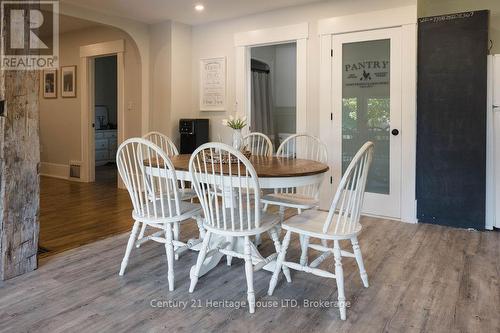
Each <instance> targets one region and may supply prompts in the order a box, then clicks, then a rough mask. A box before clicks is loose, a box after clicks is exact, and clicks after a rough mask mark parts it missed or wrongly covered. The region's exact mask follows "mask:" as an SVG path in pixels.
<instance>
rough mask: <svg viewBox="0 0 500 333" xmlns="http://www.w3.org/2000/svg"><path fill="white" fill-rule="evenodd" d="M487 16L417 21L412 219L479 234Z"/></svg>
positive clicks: (482, 198) (485, 13)
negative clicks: (414, 206) (414, 207)
mask: <svg viewBox="0 0 500 333" xmlns="http://www.w3.org/2000/svg"><path fill="white" fill-rule="evenodd" d="M488 16H489V13H488V11H475V12H467V13H460V14H450V15H443V16H437V17H426V18H421V19H419V25H418V98H417V217H418V219H419V221H420V222H425V223H434V224H441V225H447V226H453V227H460V228H475V229H484V226H485V195H486V194H485V191H486V190H485V188H486V102H487V100H486V93H487V87H486V85H487V47H488Z"/></svg>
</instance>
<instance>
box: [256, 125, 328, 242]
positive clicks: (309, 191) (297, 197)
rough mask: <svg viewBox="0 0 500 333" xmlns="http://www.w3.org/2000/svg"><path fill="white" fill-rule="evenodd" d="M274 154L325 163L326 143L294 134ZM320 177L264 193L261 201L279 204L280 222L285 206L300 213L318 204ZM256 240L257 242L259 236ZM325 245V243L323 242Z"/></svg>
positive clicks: (266, 204)
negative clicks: (270, 192)
mask: <svg viewBox="0 0 500 333" xmlns="http://www.w3.org/2000/svg"><path fill="white" fill-rule="evenodd" d="M276 156H278V157H282V158H300V159H306V160H313V161H316V162H321V163H327V161H328V153H327V150H326V145H325V144H324V143H323V142H321V140H320V139H318V138H316V137H314V136H312V135H308V134H294V135H291V136H289V137H288V138H286V139H285V140H284V141H283V142H282V143H281V144H280V146H279V147H278V150H277V152H276ZM321 179H322V178H318V180H319V181H318V182H317V183H315V184H310V185H306V186H300V187H293V188H278V189H275V191H274V193H272V194H268V195H265V196H264V197H263V198H262V202H263V203H264V204H265V208H264V210H267V207H268V205H276V206H279V214H280V217H281V222H283V220H284V217H285V208H294V209H297V210H298V213H299V214H301V213H302V210H305V209H311V208H315V207H317V206H318V205H319V188H320V185H321ZM256 241H257V242H258V243H259V242H260V238H259V237H257V239H256ZM325 245H326V244H325Z"/></svg>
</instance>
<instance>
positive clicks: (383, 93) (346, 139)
mask: <svg viewBox="0 0 500 333" xmlns="http://www.w3.org/2000/svg"><path fill="white" fill-rule="evenodd" d="M390 50H391V43H390V40H389V39H383V40H376V41H366V42H358V43H346V44H344V45H343V47H342V67H343V68H344V71H343V75H342V174H343V173H344V172H345V170H346V169H347V166H348V165H349V162H350V161H351V160H352V158H353V157H354V155H355V154H356V152H357V151H358V149H359V148H361V146H362V145H363V144H364V143H365V142H367V141H372V142H373V143H374V144H375V150H374V155H373V162H372V167H371V170H370V174H369V176H368V182H367V191H368V192H373V193H381V194H389V193H390V186H389V184H390V176H391V174H390V167H389V160H390V142H389V140H390V133H389V131H390V119H391V109H390V105H391V104H390V100H391V92H390V80H391V76H390V68H391V67H390V61H391V52H390Z"/></svg>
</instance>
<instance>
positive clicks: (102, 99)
mask: <svg viewBox="0 0 500 333" xmlns="http://www.w3.org/2000/svg"><path fill="white" fill-rule="evenodd" d="M116 60H117V59H116V55H111V56H104V57H96V58H94V59H92V61H93V63H94V66H93V67H94V129H95V131H94V139H95V147H94V148H95V149H94V154H95V159H94V160H95V166H94V167H95V181H96V183H113V184H115V186H116V182H117V175H118V173H117V169H116V158H115V156H116V149H117V138H118V135H117V134H118V112H117V107H118V100H117V91H118V88H117V61H116Z"/></svg>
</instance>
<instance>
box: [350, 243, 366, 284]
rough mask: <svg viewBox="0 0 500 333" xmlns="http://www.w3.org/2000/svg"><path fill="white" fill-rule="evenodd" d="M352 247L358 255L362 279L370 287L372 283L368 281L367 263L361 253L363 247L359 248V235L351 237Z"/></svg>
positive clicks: (355, 254) (357, 259)
mask: <svg viewBox="0 0 500 333" xmlns="http://www.w3.org/2000/svg"><path fill="white" fill-rule="evenodd" d="M351 243H352V249H353V251H354V256H355V257H356V262H357V263H358V267H359V274H360V275H361V280H362V281H363V285H364V286H365V288H368V287H369V286H370V284H369V283H368V274H366V270H365V264H364V263H363V256H362V255H361V249H360V248H359V243H358V237H356V236H354V237H353V238H351Z"/></svg>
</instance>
